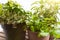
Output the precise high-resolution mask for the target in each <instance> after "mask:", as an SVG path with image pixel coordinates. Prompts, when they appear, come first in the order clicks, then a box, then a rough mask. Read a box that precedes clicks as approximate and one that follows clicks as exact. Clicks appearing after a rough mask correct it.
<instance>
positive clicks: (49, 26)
mask: <svg viewBox="0 0 60 40" xmlns="http://www.w3.org/2000/svg"><path fill="white" fill-rule="evenodd" d="M36 3H37V4H40V6H39V7H37V6H33V8H32V10H34V13H29V16H28V18H27V21H26V23H27V25H28V26H29V28H30V30H31V31H32V32H38V36H47V35H48V34H51V35H53V34H54V33H55V29H56V28H55V27H56V26H57V13H58V10H59V6H58V4H57V3H49V2H48V1H43V0H40V1H38V2H36ZM36 3H34V4H36Z"/></svg>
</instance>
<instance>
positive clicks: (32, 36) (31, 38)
mask: <svg viewBox="0 0 60 40" xmlns="http://www.w3.org/2000/svg"><path fill="white" fill-rule="evenodd" d="M28 34H29V35H28V36H29V40H49V35H48V36H46V37H38V36H37V33H36V32H31V31H28Z"/></svg>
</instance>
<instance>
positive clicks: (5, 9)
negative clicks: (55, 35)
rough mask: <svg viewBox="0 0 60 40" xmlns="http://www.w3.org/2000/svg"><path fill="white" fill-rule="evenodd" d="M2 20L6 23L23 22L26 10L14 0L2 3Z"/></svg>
mask: <svg viewBox="0 0 60 40" xmlns="http://www.w3.org/2000/svg"><path fill="white" fill-rule="evenodd" d="M0 6H1V8H0V9H1V11H0V21H1V23H4V24H15V23H22V22H24V21H25V19H26V12H25V10H24V9H23V8H22V6H21V5H19V4H18V3H15V2H13V1H8V2H7V3H5V4H1V5H0Z"/></svg>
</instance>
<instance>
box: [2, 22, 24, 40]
mask: <svg viewBox="0 0 60 40" xmlns="http://www.w3.org/2000/svg"><path fill="white" fill-rule="evenodd" d="M24 25H25V24H24V23H23V24H17V28H13V25H12V24H5V25H3V26H4V29H5V30H6V33H7V37H8V40H25V31H24V30H23V26H24Z"/></svg>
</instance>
